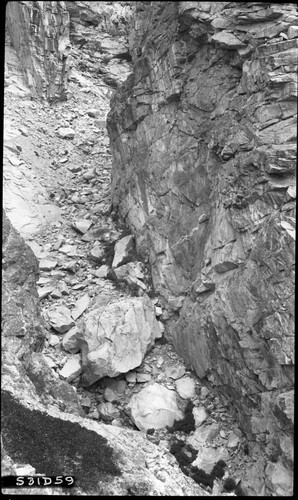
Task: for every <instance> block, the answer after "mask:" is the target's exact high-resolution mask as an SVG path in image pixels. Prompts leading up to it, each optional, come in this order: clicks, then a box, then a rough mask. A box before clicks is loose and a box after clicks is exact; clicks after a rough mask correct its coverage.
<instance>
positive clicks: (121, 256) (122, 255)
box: [112, 235, 134, 267]
mask: <svg viewBox="0 0 298 500" xmlns="http://www.w3.org/2000/svg"><path fill="white" fill-rule="evenodd" d="M133 243H134V237H133V235H128V236H124V238H121V240H119V241H117V243H116V245H115V255H114V259H113V262H112V267H118V266H120V265H121V264H123V262H124V260H125V259H126V258H127V257H128V255H129V253H130V251H131V250H132V248H133Z"/></svg>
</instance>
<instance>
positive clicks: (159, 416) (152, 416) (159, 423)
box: [129, 383, 183, 432]
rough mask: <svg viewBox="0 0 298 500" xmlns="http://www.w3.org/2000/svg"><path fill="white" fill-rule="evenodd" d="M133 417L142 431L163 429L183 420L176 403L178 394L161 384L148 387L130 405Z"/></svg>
mask: <svg viewBox="0 0 298 500" xmlns="http://www.w3.org/2000/svg"><path fill="white" fill-rule="evenodd" d="M129 408H130V409H131V416H132V419H133V421H134V423H135V424H136V426H137V427H138V428H139V429H140V430H141V431H145V432H146V431H147V430H148V429H162V428H164V427H166V426H167V425H168V426H170V427H171V426H172V425H173V423H174V421H175V420H181V419H182V418H183V413H182V412H181V411H180V410H179V408H178V406H177V402H176V394H175V392H174V391H170V390H169V389H167V388H166V387H164V386H162V385H160V384H157V383H155V384H152V385H148V386H147V387H145V388H144V389H142V390H141V391H140V392H138V393H137V394H135V395H134V396H133V397H132V398H131V400H130V403H129Z"/></svg>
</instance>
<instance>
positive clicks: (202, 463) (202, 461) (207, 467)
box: [192, 446, 229, 474]
mask: <svg viewBox="0 0 298 500" xmlns="http://www.w3.org/2000/svg"><path fill="white" fill-rule="evenodd" d="M219 460H223V461H224V462H228V460H229V452H228V451H227V450H226V449H225V448H224V446H219V447H217V448H211V447H204V448H200V449H199V450H198V454H197V457H196V459H195V461H194V462H193V463H192V465H193V466H194V467H197V468H198V469H202V470H204V471H205V472H206V473H207V474H210V472H211V471H212V469H213V467H214V465H215V464H216V463H217V462H218V461H219Z"/></svg>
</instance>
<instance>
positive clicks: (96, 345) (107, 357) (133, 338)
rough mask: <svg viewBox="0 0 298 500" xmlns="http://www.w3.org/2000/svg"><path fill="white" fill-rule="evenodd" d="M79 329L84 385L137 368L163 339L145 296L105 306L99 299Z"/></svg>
mask: <svg viewBox="0 0 298 500" xmlns="http://www.w3.org/2000/svg"><path fill="white" fill-rule="evenodd" d="M78 330H79V334H78V338H79V344H80V347H81V352H82V362H83V375H82V381H83V382H84V384H85V385H91V384H93V383H94V382H96V381H97V380H99V379H101V378H103V377H106V376H109V377H116V376H117V375H119V374H120V373H126V372H128V371H130V370H132V369H134V368H136V367H138V366H140V364H141V363H142V360H143V358H144V356H145V354H146V352H147V351H148V350H149V349H150V348H151V347H152V346H153V344H154V340H155V339H156V338H160V337H161V336H162V333H161V329H160V326H159V322H158V321H157V320H156V317H155V309H154V304H153V303H152V302H151V300H150V299H149V297H148V296H143V297H134V298H128V299H123V300H119V301H118V302H114V303H110V304H109V303H108V301H107V304H106V305H102V304H101V299H100V298H99V299H98V303H97V304H96V305H95V307H94V308H93V309H92V310H91V311H90V312H89V313H88V314H86V316H85V317H84V319H82V321H81V322H80V323H79V325H78Z"/></svg>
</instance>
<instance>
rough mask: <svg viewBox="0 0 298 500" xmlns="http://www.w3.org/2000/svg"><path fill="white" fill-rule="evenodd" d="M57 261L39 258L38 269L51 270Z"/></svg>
mask: <svg viewBox="0 0 298 500" xmlns="http://www.w3.org/2000/svg"><path fill="white" fill-rule="evenodd" d="M57 264H58V262H57V260H53V259H41V260H40V261H39V269H40V270H41V271H51V270H52V269H55V267H56V266H57Z"/></svg>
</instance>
